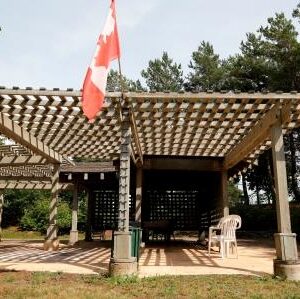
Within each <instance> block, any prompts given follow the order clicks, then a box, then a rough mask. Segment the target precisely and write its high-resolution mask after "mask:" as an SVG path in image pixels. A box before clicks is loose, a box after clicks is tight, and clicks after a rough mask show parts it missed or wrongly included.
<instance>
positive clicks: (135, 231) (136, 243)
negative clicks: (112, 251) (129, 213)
mask: <svg viewBox="0 0 300 299" xmlns="http://www.w3.org/2000/svg"><path fill="white" fill-rule="evenodd" d="M129 231H130V232H131V256H133V257H136V260H137V261H139V258H140V245H141V241H142V238H141V236H142V229H141V228H139V227H134V226H130V227H129Z"/></svg>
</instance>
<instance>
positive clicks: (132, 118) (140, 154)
mask: <svg viewBox="0 0 300 299" xmlns="http://www.w3.org/2000/svg"><path fill="white" fill-rule="evenodd" d="M130 125H131V132H132V136H133V139H134V143H135V146H136V149H137V154H138V159H139V163H141V165H143V152H142V147H141V143H140V140H139V135H138V131H137V126H136V119H135V116H134V112H133V109H131V110H130Z"/></svg>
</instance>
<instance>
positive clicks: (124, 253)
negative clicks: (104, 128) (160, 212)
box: [109, 109, 137, 276]
mask: <svg viewBox="0 0 300 299" xmlns="http://www.w3.org/2000/svg"><path fill="white" fill-rule="evenodd" d="M122 117H123V120H122V123H121V145H120V152H121V153H120V176H119V213H118V216H119V218H118V231H115V232H114V241H113V254H112V258H111V260H110V264H109V273H110V275H111V276H118V275H129V274H136V273H137V261H136V258H135V257H132V256H131V232H130V231H129V187H130V154H131V128H130V119H129V110H128V109H123V113H122Z"/></svg>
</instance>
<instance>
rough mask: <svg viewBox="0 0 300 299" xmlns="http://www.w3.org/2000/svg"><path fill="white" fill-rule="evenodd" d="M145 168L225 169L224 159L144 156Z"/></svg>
mask: <svg viewBox="0 0 300 299" xmlns="http://www.w3.org/2000/svg"><path fill="white" fill-rule="evenodd" d="M143 169H157V170H191V171H221V170H222V169H223V159H219V158H217V159H214V158H191V159H186V158H185V159H181V158H167V157H161V158H157V157H153V158H150V157H144V165H143Z"/></svg>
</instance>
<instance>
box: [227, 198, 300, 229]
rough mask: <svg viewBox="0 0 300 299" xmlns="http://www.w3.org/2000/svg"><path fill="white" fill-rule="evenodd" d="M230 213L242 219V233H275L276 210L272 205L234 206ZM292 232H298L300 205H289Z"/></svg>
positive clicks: (299, 226)
mask: <svg viewBox="0 0 300 299" xmlns="http://www.w3.org/2000/svg"><path fill="white" fill-rule="evenodd" d="M230 213H232V214H238V215H240V216H241V218H242V228H241V230H243V231H256V232H258V231H270V232H276V231H277V220H276V208H275V206H274V205H267V204H264V205H260V206H257V205H249V206H245V205H242V204H240V205H235V206H234V207H232V208H231V209H230ZM290 213H291V223H292V231H293V232H295V233H297V234H299V232H300V205H299V204H292V203H291V204H290Z"/></svg>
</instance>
